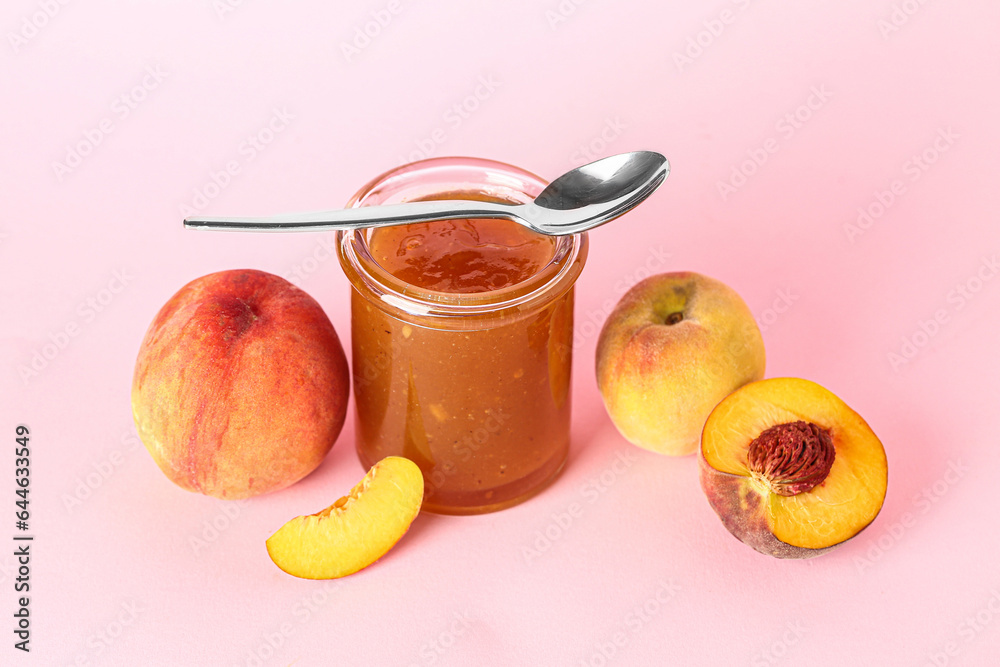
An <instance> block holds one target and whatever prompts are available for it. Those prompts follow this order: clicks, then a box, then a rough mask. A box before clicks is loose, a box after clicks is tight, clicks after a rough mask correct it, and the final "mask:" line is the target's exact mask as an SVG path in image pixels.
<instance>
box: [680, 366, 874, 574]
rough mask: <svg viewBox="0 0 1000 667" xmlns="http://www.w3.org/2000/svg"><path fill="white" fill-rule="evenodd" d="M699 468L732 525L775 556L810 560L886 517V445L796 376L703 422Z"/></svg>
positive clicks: (754, 391)
mask: <svg viewBox="0 0 1000 667" xmlns="http://www.w3.org/2000/svg"><path fill="white" fill-rule="evenodd" d="M804 425H810V427H809V428H808V429H807V428H806V427H805V426H804ZM774 433H781V434H782V436H783V439H782V440H781V441H780V442H779V440H778V439H775V438H770V439H769V438H768V435H769V434H771V435H773V434H774ZM762 434H764V435H762ZM831 460H832V463H831ZM699 471H700V480H701V486H702V489H703V490H704V492H705V495H706V497H707V498H708V501H709V503H710V504H711V506H712V508H713V509H714V510H715V512H716V514H718V516H719V518H720V519H721V520H722V523H723V524H724V525H725V526H726V528H727V529H728V530H729V532H730V533H732V534H733V535H734V536H735V537H736V538H737V539H739V540H740V541H741V542H743V543H745V544H747V545H749V546H751V547H753V548H754V549H756V550H757V551H759V552H761V553H764V554H768V555H770V556H774V557H777V558H812V557H814V556H819V555H821V554H823V553H826V552H828V551H830V550H831V549H833V548H835V547H837V546H839V545H841V544H843V543H844V542H846V541H847V540H849V539H851V538H853V537H855V536H856V535H857V534H858V533H860V532H861V531H862V530H864V529H865V527H867V526H868V525H869V524H871V522H872V521H873V520H874V519H875V517H876V516H877V515H878V513H879V510H880V509H881V507H882V503H883V502H884V500H885V493H886V489H887V484H888V466H887V462H886V457H885V450H884V449H883V447H882V443H881V442H880V441H879V439H878V438H877V437H876V436H875V434H874V432H872V430H871V428H870V427H869V426H868V424H867V423H865V421H864V420H863V419H862V418H861V417H860V416H859V415H858V414H857V413H856V412H854V411H853V410H852V409H851V408H850V407H848V406H847V404H846V403H844V402H843V401H842V400H840V399H839V398H837V397H836V396H835V395H834V394H833V393H831V392H830V391H828V390H826V389H824V388H823V387H821V386H820V385H818V384H816V383H814V382H810V381H808V380H802V379H798V378H773V379H769V380H761V381H759V382H753V383H750V384H748V385H746V386H744V387H742V388H740V389H738V390H737V391H735V392H733V394H731V395H730V396H728V397H727V398H726V399H725V400H723V401H722V402H721V403H720V404H719V405H718V406H717V407H716V408H715V410H713V411H712V414H711V415H709V418H708V420H707V422H706V423H705V430H704V432H703V434H702V444H701V448H700V453H699Z"/></svg>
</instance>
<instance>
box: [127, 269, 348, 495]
mask: <svg viewBox="0 0 1000 667" xmlns="http://www.w3.org/2000/svg"><path fill="white" fill-rule="evenodd" d="M349 383H350V377H349V375H348V370H347V358H346V357H345V356H344V350H343V348H342V347H341V344H340V340H339V338H338V337H337V333H336V331H335V330H334V328H333V325H332V324H331V323H330V320H329V318H328V317H327V316H326V313H324V312H323V309H322V308H321V307H320V305H319V304H318V303H316V301H315V300H313V298H312V297H310V296H309V295H308V294H306V293H305V292H303V291H302V290H301V289H299V288H297V287H295V286H294V285H292V284H291V283H289V282H288V281H287V280H285V279H283V278H280V277H278V276H275V275H272V274H269V273H264V272H262V271H254V270H249V269H248V270H233V271H221V272H219V273H213V274H210V275H207V276H203V277H201V278H198V279H196V280H193V281H192V282H190V283H188V284H187V285H185V286H184V287H183V288H181V290H180V291H178V292H177V293H176V294H175V295H174V296H173V297H171V298H170V300H169V301H167V303H166V304H165V305H164V306H163V308H161V309H160V311H159V313H157V315H156V317H155V319H154V320H153V322H152V324H151V325H150V327H149V330H148V331H147V332H146V336H145V338H144V340H143V341H142V345H141V347H140V349H139V355H138V359H137V360H136V365H135V373H134V375H133V380H132V413H133V416H134V418H135V423H136V427H137V429H138V433H139V436H140V438H141V439H142V441H143V443H144V444H145V445H146V448H147V449H148V450H149V452H150V454H151V455H152V457H153V460H154V461H156V464H157V465H158V466H159V467H160V469H161V470H162V471H163V473H164V474H165V475H166V476H167V477H168V478H169V479H170V480H171V481H173V482H174V483H175V484H177V485H178V486H180V487H182V488H184V489H187V490H188V491H195V492H199V493H204V494H206V495H209V496H215V497H217V498H227V499H237V498H247V497H250V496H256V495H259V494H262V493H267V492H270V491H276V490H278V489H281V488H284V487H286V486H288V485H290V484H292V483H294V482H296V481H298V480H299V479H301V478H302V477H304V476H306V475H307V474H309V473H310V472H312V471H313V470H314V469H315V468H316V467H317V466H319V464H320V463H321V462H322V461H323V458H324V457H325V456H326V454H327V453H328V452H329V451H330V448H331V447H332V446H333V444H334V442H335V441H336V439H337V436H338V435H339V434H340V431H341V428H342V427H343V425H344V420H345V418H346V415H347V398H348V393H349V387H350V385H349Z"/></svg>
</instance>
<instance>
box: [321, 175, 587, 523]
mask: <svg viewBox="0 0 1000 667" xmlns="http://www.w3.org/2000/svg"><path fill="white" fill-rule="evenodd" d="M544 186H545V183H544V182H543V181H542V180H541V179H539V178H538V177H537V176H534V175H532V174H530V173H528V172H525V171H522V170H520V169H517V168H515V167H511V166H509V165H505V164H502V163H498V162H492V161H486V160H475V159H470V158H435V159H431V160H424V161H422V162H416V163H413V164H410V165H404V166H403V167H400V168H398V169H395V170H393V171H390V172H388V173H387V174H384V175H383V176H381V177H379V178H378V179H376V180H375V181H373V182H372V183H370V184H369V185H367V186H366V187H365V188H364V189H362V190H361V191H360V192H359V193H358V194H357V195H355V197H354V198H353V199H352V201H351V203H350V205H351V206H370V205H378V204H395V203H401V202H406V201H416V200H426V199H476V200H481V201H482V200H485V201H498V202H506V203H522V202H527V201H530V200H531V199H533V198H534V197H535V196H536V195H537V194H538V193H539V192H540V191H541V190H542V188H544ZM338 248H339V253H340V261H341V265H342V266H343V267H344V271H345V273H346V274H347V277H348V279H349V280H350V282H351V285H352V290H351V351H352V357H353V364H352V367H353V381H354V398H355V410H356V420H355V438H356V446H357V451H358V455H359V457H360V459H361V462H362V464H363V465H364V466H365V467H370V466H372V465H374V464H375V463H376V462H378V461H379V460H381V459H382V458H384V457H386V456H390V455H396V456H405V457H406V458H409V459H410V460H412V461H413V462H415V463H416V464H417V465H418V466H420V469H421V470H422V471H423V474H424V480H425V488H426V491H425V493H426V497H425V500H424V505H423V508H424V509H427V510H429V511H432V512H440V513H447V514H476V513H482V512H490V511H494V510H499V509H502V508H505V507H509V506H511V505H514V504H517V503H519V502H521V501H523V500H526V499H527V498H529V497H531V496H532V495H534V494H536V493H538V492H539V491H540V490H541V489H543V488H544V487H545V486H546V485H547V484H548V483H549V482H551V481H552V480H553V479H555V477H556V476H557V475H558V474H559V471H560V470H561V469H562V467H563V465H564V463H565V461H566V456H567V453H568V451H569V433H570V368H571V364H572V341H573V284H574V282H575V281H576V279H577V277H578V276H579V274H580V271H581V270H582V268H583V264H584V262H585V260H586V255H587V238H586V235H585V234H583V235H576V236H568V237H546V236H542V235H540V234H536V233H535V232H532V231H530V230H528V229H527V228H525V227H523V226H521V225H519V224H517V223H515V222H511V221H507V220H492V219H468V220H447V221H446V220H436V221H433V222H430V223H420V224H413V225H401V226H396V227H382V228H375V229H366V230H358V231H346V232H339V233H338Z"/></svg>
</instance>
